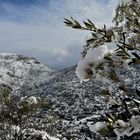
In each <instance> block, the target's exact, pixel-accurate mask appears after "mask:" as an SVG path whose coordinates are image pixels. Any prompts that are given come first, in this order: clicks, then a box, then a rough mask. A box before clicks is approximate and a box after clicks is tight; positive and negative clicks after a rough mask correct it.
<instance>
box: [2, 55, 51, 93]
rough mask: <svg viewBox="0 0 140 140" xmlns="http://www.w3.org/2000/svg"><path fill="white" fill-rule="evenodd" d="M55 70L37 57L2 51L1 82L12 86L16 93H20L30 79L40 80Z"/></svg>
mask: <svg viewBox="0 0 140 140" xmlns="http://www.w3.org/2000/svg"><path fill="white" fill-rule="evenodd" d="M52 72H53V70H51V69H49V68H48V66H47V65H43V64H41V63H40V62H38V61H37V60H36V59H35V58H28V57H25V56H22V55H16V54H10V53H0V84H6V85H9V86H10V87H12V89H13V92H14V93H15V94H17V93H19V90H20V89H21V87H22V86H23V85H24V84H25V83H27V82H29V81H30V85H33V84H34V81H37V82H40V81H42V80H43V79H47V78H49V77H50V74H51V73H52Z"/></svg>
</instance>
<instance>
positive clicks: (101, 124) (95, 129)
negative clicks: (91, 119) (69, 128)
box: [87, 122, 107, 133]
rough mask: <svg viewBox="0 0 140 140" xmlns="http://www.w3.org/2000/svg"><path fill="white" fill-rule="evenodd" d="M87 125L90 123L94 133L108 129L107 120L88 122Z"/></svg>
mask: <svg viewBox="0 0 140 140" xmlns="http://www.w3.org/2000/svg"><path fill="white" fill-rule="evenodd" d="M87 125H88V127H89V129H90V131H91V132H94V133H99V132H102V131H105V130H107V123H106V122H97V123H95V124H90V123H88V124H87Z"/></svg>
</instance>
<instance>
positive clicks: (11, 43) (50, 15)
mask: <svg viewBox="0 0 140 140" xmlns="http://www.w3.org/2000/svg"><path fill="white" fill-rule="evenodd" d="M116 4H117V0H108V2H107V3H106V1H105V0H94V1H93V0H70V1H69V0H59V1H57V0H48V1H47V0H46V1H45V0H44V1H43V0H38V3H30V4H29V5H28V4H24V5H20V4H15V3H4V2H2V3H0V9H1V14H0V52H13V53H17V54H23V55H27V56H31V57H36V58H37V59H39V61H41V62H43V63H46V64H48V65H49V66H50V67H52V68H55V69H60V68H64V67H67V66H71V65H73V64H76V63H77V62H78V60H79V58H80V52H81V50H82V45H84V40H85V37H86V36H87V35H88V32H82V31H75V30H72V29H70V28H68V27H65V26H64V24H63V18H64V17H71V16H73V17H74V18H76V19H78V20H80V21H83V20H85V19H87V18H90V19H92V20H93V21H94V22H95V23H96V24H97V25H98V26H101V25H103V24H104V23H106V24H107V25H111V19H112V16H113V9H114V8H115V6H116Z"/></svg>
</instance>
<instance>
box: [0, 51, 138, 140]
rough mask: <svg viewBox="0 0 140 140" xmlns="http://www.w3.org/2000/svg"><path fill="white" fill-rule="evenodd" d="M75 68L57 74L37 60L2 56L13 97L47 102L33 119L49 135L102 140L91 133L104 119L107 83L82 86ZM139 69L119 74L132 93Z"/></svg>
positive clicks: (1, 77)
mask: <svg viewBox="0 0 140 140" xmlns="http://www.w3.org/2000/svg"><path fill="white" fill-rule="evenodd" d="M75 68H76V67H75V66H73V67H70V68H66V69H63V70H61V71H58V72H54V71H53V70H51V69H49V68H48V67H47V66H46V65H43V64H40V63H39V62H38V61H37V60H36V59H34V58H28V57H24V56H20V55H15V54H0V84H2V83H3V84H6V85H9V86H11V87H12V88H13V93H14V94H15V93H18V95H19V96H21V97H22V96H26V95H31V96H37V97H38V96H39V97H41V98H43V99H44V100H45V101H46V102H47V106H45V107H44V108H43V109H42V110H41V111H40V114H38V117H37V118H35V117H34V118H33V119H34V121H35V123H36V124H37V126H38V127H39V128H40V129H43V130H44V131H45V132H47V133H48V134H49V135H51V136H55V137H57V138H60V139H62V140H93V139H95V140H96V139H97V140H100V139H101V138H100V137H99V136H95V134H94V133H93V132H91V131H90V129H89V127H88V124H89V123H91V122H92V123H94V122H96V121H97V120H98V119H101V118H102V119H103V116H104V114H102V110H106V108H105V103H106V102H105V98H104V97H102V96H101V95H100V92H101V89H102V88H103V84H104V83H103V82H101V81H100V80H95V79H92V80H91V81H88V82H84V83H82V84H81V83H80V80H79V79H78V78H77V77H76V75H75ZM139 68H140V67H139V66H137V67H135V68H132V67H131V68H130V69H124V70H122V71H120V72H119V73H120V77H122V78H123V79H124V81H125V82H126V84H127V85H128V87H129V88H131V90H130V91H131V92H132V93H133V89H134V87H136V86H138V85H139V84H140V83H139V81H140V77H139V74H140V72H139ZM134 81H135V82H134ZM111 86H112V90H115V88H113V85H111ZM19 93H20V94H19ZM132 93H130V94H132ZM15 95H17V94H15ZM40 129H39V130H40ZM44 140H46V139H44Z"/></svg>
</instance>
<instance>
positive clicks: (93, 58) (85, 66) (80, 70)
mask: <svg viewBox="0 0 140 140" xmlns="http://www.w3.org/2000/svg"><path fill="white" fill-rule="evenodd" d="M107 53H109V50H108V48H107V46H106V45H102V46H99V47H97V48H90V49H89V50H88V51H87V54H86V56H85V57H84V58H83V59H81V60H80V62H79V63H78V66H77V68H76V75H77V76H78V77H79V78H80V79H81V81H88V80H89V79H90V78H91V77H92V75H93V74H95V69H94V67H95V66H96V65H97V64H100V63H102V62H103V60H104V56H105V55H106V54H107Z"/></svg>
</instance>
